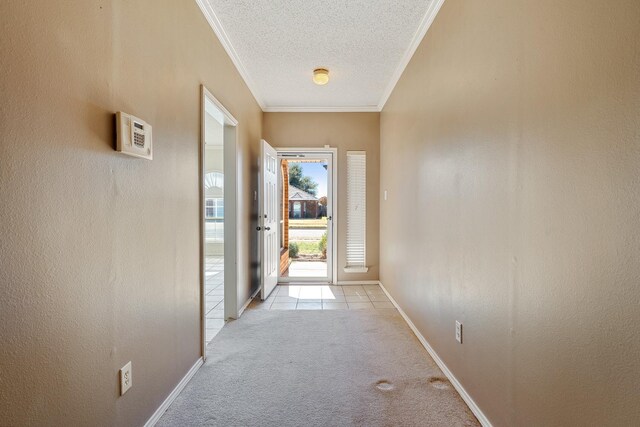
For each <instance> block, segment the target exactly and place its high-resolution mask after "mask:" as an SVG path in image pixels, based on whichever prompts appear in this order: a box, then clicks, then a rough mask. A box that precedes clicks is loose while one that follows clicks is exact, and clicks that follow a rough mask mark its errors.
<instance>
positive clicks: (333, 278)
mask: <svg viewBox="0 0 640 427" xmlns="http://www.w3.org/2000/svg"><path fill="white" fill-rule="evenodd" d="M274 148H275V150H276V152H277V153H278V159H281V157H280V154H284V153H291V154H295V153H299V154H310V155H313V154H330V155H331V169H332V171H331V251H332V255H331V270H330V271H329V272H328V273H329V274H328V276H329V281H328V282H326V281H321V280H320V281H319V280H318V279H316V278H313V277H310V278H304V277H302V278H300V277H299V278H294V279H295V280H288V279H284V278H282V277H280V269H278V283H283V284H285V283H286V284H288V285H291V284H305V285H312V284H321V285H326V284H327V283H329V284H331V285H333V284H335V283H337V280H338V219H339V218H338V217H339V215H338V149H337V148H335V147H330V146H328V145H327V146H325V147H311V148H309V147H274ZM278 179H279V180H280V179H282V175H281V169H280V168H278ZM278 215H280V216H281V215H282V204H281V203H278ZM283 279H284V280H283Z"/></svg>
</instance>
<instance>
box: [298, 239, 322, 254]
mask: <svg viewBox="0 0 640 427" xmlns="http://www.w3.org/2000/svg"><path fill="white" fill-rule="evenodd" d="M292 243H293V242H292ZM295 243H296V244H297V245H298V248H299V250H300V252H298V254H299V255H320V254H321V252H320V245H319V243H320V242H319V241H311V242H304V241H298V242H295Z"/></svg>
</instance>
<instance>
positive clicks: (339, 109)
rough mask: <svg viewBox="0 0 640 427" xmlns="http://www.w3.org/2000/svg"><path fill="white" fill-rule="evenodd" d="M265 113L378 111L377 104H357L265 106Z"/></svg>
mask: <svg viewBox="0 0 640 427" xmlns="http://www.w3.org/2000/svg"><path fill="white" fill-rule="evenodd" d="M262 111H264V112H265V113H377V112H379V111H380V110H379V109H378V106H377V105H356V106H352V107H264V108H263V109H262Z"/></svg>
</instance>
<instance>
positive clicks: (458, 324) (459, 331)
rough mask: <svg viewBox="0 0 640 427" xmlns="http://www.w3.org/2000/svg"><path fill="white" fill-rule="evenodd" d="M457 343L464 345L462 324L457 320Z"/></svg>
mask: <svg viewBox="0 0 640 427" xmlns="http://www.w3.org/2000/svg"><path fill="white" fill-rule="evenodd" d="M456 341H458V342H459V343H460V344H462V323H460V322H458V321H457V320H456Z"/></svg>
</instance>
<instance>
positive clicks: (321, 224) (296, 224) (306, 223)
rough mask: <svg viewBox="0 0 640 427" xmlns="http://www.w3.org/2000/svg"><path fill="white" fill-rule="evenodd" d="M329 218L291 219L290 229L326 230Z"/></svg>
mask: <svg viewBox="0 0 640 427" xmlns="http://www.w3.org/2000/svg"><path fill="white" fill-rule="evenodd" d="M326 227H327V218H326V217H324V218H320V219H290V220H289V228H326Z"/></svg>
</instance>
